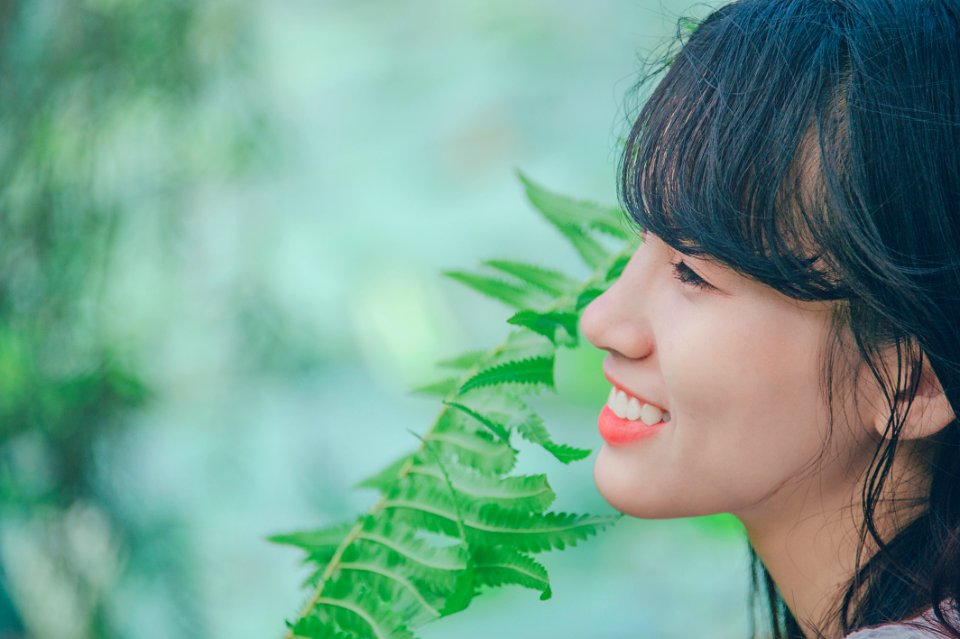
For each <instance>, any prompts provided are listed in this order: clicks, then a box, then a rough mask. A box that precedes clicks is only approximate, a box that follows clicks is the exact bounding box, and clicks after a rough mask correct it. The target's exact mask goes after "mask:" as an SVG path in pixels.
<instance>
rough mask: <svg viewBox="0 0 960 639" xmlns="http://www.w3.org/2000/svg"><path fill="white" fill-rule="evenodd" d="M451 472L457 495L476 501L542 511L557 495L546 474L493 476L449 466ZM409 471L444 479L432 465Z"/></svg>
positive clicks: (414, 473)
mask: <svg viewBox="0 0 960 639" xmlns="http://www.w3.org/2000/svg"><path fill="white" fill-rule="evenodd" d="M448 472H449V473H450V482H451V484H452V486H453V489H454V490H455V491H456V492H457V494H459V495H461V496H463V497H464V498H465V499H468V500H471V501H473V502H474V503H485V504H497V505H498V506H501V507H502V508H512V509H515V510H529V511H531V512H543V511H545V510H546V509H547V508H548V507H549V506H550V504H552V503H553V500H554V499H555V498H556V494H555V493H554V492H553V489H552V488H550V484H549V483H548V482H547V476H546V475H543V474H540V475H519V476H511V477H502V478H494V477H490V476H489V475H483V474H479V473H476V472H471V471H469V470H466V469H461V470H453V468H450V469H449V470H448ZM410 474H411V475H423V476H426V477H432V478H434V480H436V481H442V480H443V476H442V475H441V474H440V471H439V470H438V469H437V468H436V467H435V466H432V465H419V464H417V465H414V466H413V467H412V468H411V469H410Z"/></svg>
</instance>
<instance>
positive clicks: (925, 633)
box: [844, 602, 958, 639]
mask: <svg viewBox="0 0 960 639" xmlns="http://www.w3.org/2000/svg"><path fill="white" fill-rule="evenodd" d="M949 603H952V602H946V603H945V605H944V612H945V613H946V617H947V618H948V619H950V620H951V621H953V622H954V623H955V624H956V623H957V621H958V618H957V616H956V613H955V610H954V609H953V608H952V607H950V606H949ZM951 613H953V614H951ZM941 628H942V626H941V625H940V623H939V622H938V621H937V618H936V617H935V616H934V614H933V608H932V607H931V608H927V610H926V612H924V613H923V614H922V615H918V616H916V617H912V618H911V619H907V620H906V621H897V622H893V623H885V624H882V625H879V626H871V627H868V628H861V629H859V630H857V631H855V632H853V633H851V634H849V635H847V636H846V637H844V639H942V638H943V637H949V635H947V634H944V632H943V631H942V630H940V629H941Z"/></svg>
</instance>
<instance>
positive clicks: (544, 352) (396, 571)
mask: <svg viewBox="0 0 960 639" xmlns="http://www.w3.org/2000/svg"><path fill="white" fill-rule="evenodd" d="M521 179H522V180H523V181H524V186H525V188H526V191H527V195H528V197H529V198H530V201H531V202H532V203H533V204H534V206H535V207H536V208H537V210H539V211H540V212H541V213H542V214H543V215H544V216H545V218H546V219H547V220H548V221H549V222H550V223H551V224H553V225H554V226H555V227H557V228H558V229H559V230H560V232H561V233H563V234H564V236H565V237H567V239H568V240H570V242H571V243H572V244H573V246H574V248H575V249H576V250H577V251H578V253H580V255H581V257H582V258H583V259H584V261H585V262H586V263H587V264H588V265H590V267H591V268H592V269H593V273H592V275H591V276H590V277H589V278H588V279H587V280H585V281H583V282H577V281H575V280H573V279H571V278H570V277H568V276H566V275H564V274H563V273H560V272H559V271H555V270H551V269H546V268H542V267H539V266H536V265H532V264H527V263H523V262H514V261H508V260H488V261H486V262H484V263H483V265H484V266H486V267H488V268H491V269H494V270H496V271H499V272H500V273H501V274H503V275H506V276H508V277H511V278H513V280H514V281H507V280H505V279H503V278H502V277H493V276H486V275H477V274H471V273H465V272H462V271H448V272H446V273H445V274H446V275H448V276H450V277H452V278H453V279H457V280H459V281H461V282H463V283H465V284H467V285H468V286H470V287H471V288H474V289H475V290H477V291H479V292H481V293H483V294H484V295H487V296H490V297H493V298H495V299H498V300H499V301H501V302H504V303H506V304H508V305H510V306H512V307H513V308H514V309H515V310H516V311H517V312H516V313H514V315H513V316H512V317H511V318H510V320H509V323H510V324H512V325H514V326H516V327H517V328H516V330H512V331H510V332H509V334H508V335H507V337H506V339H505V340H504V341H503V342H502V343H501V344H500V345H498V346H497V347H495V348H493V349H491V350H489V351H470V352H467V353H463V354H461V355H459V356H456V357H453V358H450V359H446V360H443V361H441V362H438V364H437V365H438V367H439V368H443V369H448V374H447V375H445V376H444V377H442V378H441V379H440V380H438V381H435V382H432V383H429V384H426V385H424V386H420V387H417V388H415V389H414V392H418V393H422V394H428V395H434V396H440V397H442V398H443V405H442V407H441V409H440V412H439V414H438V415H437V418H436V420H435V421H434V423H433V425H432V426H431V427H430V428H429V429H428V430H427V432H426V433H425V434H423V435H422V436H420V435H416V436H417V438H418V439H419V440H420V442H421V445H420V448H419V449H418V450H416V451H414V452H412V453H409V454H405V455H402V456H400V457H398V458H396V459H395V460H394V461H392V462H391V463H389V464H388V465H387V466H386V468H384V469H383V470H381V471H379V472H377V473H375V474H373V475H371V476H369V477H366V478H365V479H363V480H361V481H360V482H358V484H357V487H364V488H373V489H375V490H377V491H379V493H380V500H379V502H378V503H377V504H375V505H374V506H373V507H372V508H371V510H370V511H369V512H368V513H366V514H364V515H362V516H360V517H358V518H357V519H356V520H355V521H354V522H353V523H350V524H343V525H339V526H331V527H327V528H323V529H320V530H314V531H306V532H295V533H287V534H283V535H274V536H273V537H271V538H270V540H271V541H274V542H276V543H282V544H287V545H292V546H296V547H298V548H300V549H301V550H303V551H304V552H305V553H306V561H307V562H309V563H310V564H312V565H314V566H316V567H317V569H316V570H315V571H314V572H313V573H312V574H311V575H310V577H308V579H307V582H306V583H307V585H309V587H310V588H311V589H312V592H311V594H310V596H309V598H308V600H307V602H306V604H305V605H304V606H303V609H302V611H301V612H300V614H299V616H298V618H297V619H296V620H295V622H294V623H288V627H289V628H290V632H289V633H288V635H287V636H288V638H289V637H294V636H298V637H313V638H318V639H319V638H323V639H415V637H414V634H413V633H414V630H415V629H416V628H418V627H420V626H421V625H423V624H425V623H428V622H431V621H433V620H435V619H438V618H441V617H444V616H447V615H450V614H454V613H456V612H459V611H461V610H463V609H465V608H466V607H468V606H469V604H470V602H471V601H472V600H473V598H474V597H476V596H477V595H479V594H481V592H482V589H484V588H492V587H497V586H503V585H507V584H514V585H520V586H523V587H526V588H531V589H534V590H537V591H539V592H540V593H541V594H540V598H541V599H547V598H549V597H550V595H551V588H550V581H549V577H548V575H547V571H546V569H545V568H544V567H543V566H542V565H541V564H540V563H539V562H537V561H536V560H535V559H534V558H533V557H531V556H530V555H531V554H532V553H539V552H544V551H547V550H560V549H563V548H566V547H569V546H573V545H575V544H577V543H579V542H581V541H583V540H584V539H587V538H588V537H590V536H591V535H594V534H596V533H597V532H598V531H600V530H602V529H603V528H605V527H606V526H608V525H610V524H611V523H612V522H614V521H616V520H617V519H618V518H617V517H613V518H600V517H593V516H589V515H577V514H568V513H557V512H550V511H548V508H549V507H550V505H551V504H552V503H553V501H554V499H555V497H556V496H555V494H554V492H553V490H552V488H551V487H550V485H549V483H548V481H547V478H546V476H545V475H543V474H530V475H518V476H513V475H510V473H511V472H512V471H513V469H514V468H515V466H516V462H517V454H518V451H517V450H515V449H514V448H513V447H512V446H511V445H510V438H511V436H512V434H513V432H514V431H516V432H517V433H518V434H519V435H520V436H521V437H523V438H524V439H526V440H528V441H530V442H532V443H534V444H536V445H539V446H542V447H543V448H544V449H545V450H547V451H548V452H550V453H551V454H553V455H554V457H556V458H557V459H558V460H559V461H561V462H563V463H569V462H571V461H574V460H578V459H583V458H584V457H586V456H587V455H589V454H590V451H589V450H586V449H580V448H575V447H572V446H567V445H564V444H558V443H556V442H554V441H553V439H552V438H551V436H550V433H549V432H548V430H547V428H546V426H545V424H544V423H543V420H542V419H541V418H540V416H539V415H537V414H536V412H534V411H533V410H532V409H531V408H530V406H528V405H527V403H526V402H525V401H524V399H523V397H524V396H525V395H528V394H532V393H535V392H537V391H540V390H542V389H543V388H544V387H546V388H549V389H554V388H555V386H554V370H553V367H554V363H555V359H556V351H557V348H560V347H572V346H575V345H576V344H577V339H578V336H577V330H578V326H577V322H578V321H579V313H580V311H582V309H583V308H584V307H585V306H586V304H588V303H589V302H590V300H592V299H594V298H595V297H596V296H597V295H600V294H601V293H602V292H603V291H604V290H605V289H606V287H607V286H608V285H609V284H610V283H611V281H612V280H615V279H616V278H617V277H619V275H620V273H621V272H622V269H623V267H624V265H625V264H626V261H627V259H628V258H629V255H630V254H632V252H633V248H632V247H631V246H630V245H629V244H630V242H629V241H628V246H627V247H626V249H625V250H623V251H620V252H617V253H616V254H611V253H610V252H609V251H608V250H607V249H606V248H605V247H604V246H603V245H602V244H601V243H600V242H599V241H598V239H597V238H596V237H594V234H595V233H597V232H599V233H602V234H605V235H607V236H610V237H614V238H617V239H629V237H628V233H627V231H626V230H625V229H624V226H623V222H624V219H625V218H624V216H623V214H622V213H619V212H618V211H617V210H616V209H613V208H610V207H602V206H598V205H595V204H591V203H587V202H582V201H578V200H573V199H571V198H566V197H564V196H560V195H557V194H556V193H553V192H551V191H548V190H547V189H545V188H543V187H541V186H540V185H537V184H535V183H533V182H532V181H530V180H529V179H527V178H526V177H524V176H521Z"/></svg>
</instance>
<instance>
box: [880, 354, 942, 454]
mask: <svg viewBox="0 0 960 639" xmlns="http://www.w3.org/2000/svg"><path fill="white" fill-rule="evenodd" d="M908 391H909V388H907V387H905V386H904V385H901V387H900V390H899V391H898V393H897V398H896V399H897V404H898V407H897V411H898V412H899V415H900V416H902V415H903V413H904V411H907V413H906V419H905V420H904V422H903V427H902V429H901V430H900V439H902V440H907V439H924V438H927V437H931V436H933V435H935V434H937V433H938V432H940V431H941V430H943V429H944V428H946V427H947V426H948V425H950V423H951V422H953V421H954V420H955V419H956V414H955V413H954V410H953V407H952V406H951V405H950V401H949V400H948V399H947V395H946V393H944V392H943V387H942V386H941V385H940V382H939V380H938V379H937V376H936V373H934V371H933V369H932V368H931V367H930V363H929V361H928V360H927V358H926V357H924V358H923V370H922V372H921V376H920V382H919V384H918V386H917V391H916V393H915V394H914V395H913V401H912V402H911V401H910V397H909V396H908ZM908 403H909V404H910V408H909V410H908V409H907V404H908ZM889 417H890V411H889V408H888V409H887V410H886V411H880V414H878V415H877V420H876V422H875V424H874V426H875V428H876V429H877V432H878V433H879V434H880V435H881V436H884V437H886V438H888V439H889V437H890V433H889V432H885V431H886V428H887V420H888V418H889ZM901 419H902V417H901Z"/></svg>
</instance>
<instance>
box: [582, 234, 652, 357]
mask: <svg viewBox="0 0 960 639" xmlns="http://www.w3.org/2000/svg"><path fill="white" fill-rule="evenodd" d="M641 249H642V247H641ZM641 249H638V250H637V253H635V254H634V256H633V257H632V258H631V259H630V262H629V263H628V264H627V266H626V268H624V270H623V272H622V273H621V274H620V277H619V278H618V279H617V281H616V282H614V283H613V284H612V285H611V286H610V288H608V289H607V290H606V291H605V292H604V293H603V294H602V295H600V296H598V297H596V298H595V299H594V300H593V301H592V302H590V304H588V305H587V307H586V308H585V309H583V311H582V313H581V315H580V333H581V334H582V335H583V336H584V337H585V338H586V339H587V341H589V342H590V343H591V344H593V345H594V346H596V347H597V348H599V349H603V350H606V351H609V352H611V353H618V354H620V355H622V356H624V357H627V358H630V359H641V358H644V357H647V356H648V355H650V353H652V352H653V348H654V337H653V331H652V329H651V325H650V322H649V314H648V312H647V310H648V308H649V303H650V302H649V299H648V295H647V293H648V292H649V290H648V287H647V286H644V281H645V280H646V278H645V277H644V276H643V273H642V265H641V264H640V260H639V259H638V253H639V251H640V250H641Z"/></svg>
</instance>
